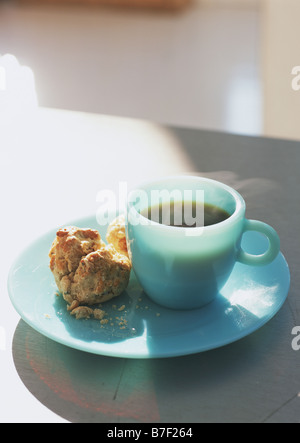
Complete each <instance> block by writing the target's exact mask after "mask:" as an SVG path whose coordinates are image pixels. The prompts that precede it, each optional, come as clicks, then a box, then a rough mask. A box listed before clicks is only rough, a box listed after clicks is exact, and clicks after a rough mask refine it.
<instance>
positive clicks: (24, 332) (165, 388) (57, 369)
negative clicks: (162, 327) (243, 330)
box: [13, 309, 290, 423]
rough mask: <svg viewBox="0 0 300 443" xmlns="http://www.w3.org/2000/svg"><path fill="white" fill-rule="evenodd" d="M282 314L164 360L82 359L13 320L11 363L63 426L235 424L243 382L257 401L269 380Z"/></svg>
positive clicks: (286, 322) (85, 355)
mask: <svg viewBox="0 0 300 443" xmlns="http://www.w3.org/2000/svg"><path fill="white" fill-rule="evenodd" d="M289 315H290V313H289V311H288V309H282V310H281V312H280V315H277V316H275V317H274V318H273V319H272V320H271V321H270V322H269V323H268V324H267V325H265V326H264V327H263V328H261V329H260V330H259V331H257V332H255V333H253V334H251V335H250V336H248V337H246V338H244V339H241V340H239V341H238V342H235V343H233V344H230V345H227V346H225V347H223V348H219V349H215V350H213V351H207V352H203V353H199V354H195V355H190V356H185V357H174V358H167V359H123V358H115V357H105V356H99V355H95V354H89V353H85V352H82V351H78V350H74V349H72V348H69V347H65V346H63V345H61V344H59V343H57V342H54V341H53V340H50V339H48V338H47V337H45V336H43V335H41V334H39V333H38V332H36V331H35V330H34V329H32V328H31V327H30V326H28V325H27V324H26V323H25V322H24V321H23V320H20V322H19V324H18V326H17V328H16V331H15V335H14V340H13V358H14V362H15V366H16V370H17V372H18V374H19V376H20V378H21V380H22V381H23V383H24V384H25V386H26V387H27V388H28V390H29V391H30V392H31V393H32V394H33V395H34V396H35V397H36V398H37V399H38V400H39V401H40V402H41V403H43V404H44V405H45V406H46V407H47V408H49V409H50V410H52V411H53V412H55V413H56V414H58V415H59V416H61V417H63V418H64V419H66V420H68V421H70V422H75V423H76V422H77V423H79V422H80V423H84V422H88V423H93V422H99V423H101V422H103V423H118V422H123V423H126V422H128V423H144V422H145V423H146V422H152V423H155V422H160V423H163V422H177V423H179V422H186V423H188V422H218V421H224V420H225V421H235V419H236V417H235V416H234V414H235V412H234V411H236V414H237V417H239V416H240V415H239V412H240V411H241V410H243V408H245V398H243V394H242V392H243V390H244V389H245V383H246V384H247V383H248V384H249V385H248V386H247V392H248V393H249V388H251V386H252V388H253V389H250V392H251V395H252V393H254V392H255V393H256V395H258V396H260V386H261V385H260V383H262V382H263V380H262V378H264V377H270V374H268V368H267V367H266V366H268V355H273V357H274V355H275V354H276V348H278V346H279V340H278V334H287V332H286V331H285V329H286V328H287V326H286V325H289V323H290V321H289V320H290V319H287V316H289ZM279 317H280V321H279ZM275 330H276V335H275V334H274V331H275ZM288 334H290V331H288ZM279 351H280V350H279ZM273 364H274V362H273V361H272V365H273ZM264 371H265V375H264ZM246 400H247V401H250V399H249V398H248V399H246ZM226 405H227V406H226ZM241 408H242V409H241ZM244 414H246V418H245V420H248V419H249V421H251V420H252V421H253V420H255V414H256V410H255V408H254V409H253V410H248V411H247V408H246V411H245V412H244ZM226 417H227V418H226Z"/></svg>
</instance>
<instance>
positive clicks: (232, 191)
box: [126, 175, 246, 235]
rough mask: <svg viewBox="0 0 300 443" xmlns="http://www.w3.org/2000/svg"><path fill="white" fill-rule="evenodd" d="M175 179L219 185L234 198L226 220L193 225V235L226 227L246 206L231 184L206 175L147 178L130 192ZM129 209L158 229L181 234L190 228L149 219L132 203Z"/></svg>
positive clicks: (146, 223)
mask: <svg viewBox="0 0 300 443" xmlns="http://www.w3.org/2000/svg"><path fill="white" fill-rule="evenodd" d="M176 179H177V180H178V179H180V180H197V181H201V182H206V183H211V184H212V185H215V186H218V187H221V188H222V189H224V190H225V191H227V192H228V193H229V194H230V195H231V196H232V197H233V198H234V201H235V210H234V212H233V213H232V214H231V215H230V216H229V217H228V218H227V219H226V220H223V221H221V222H218V223H216V224H213V225H208V226H198V227H194V228H193V233H194V234H195V235H197V232H200V231H201V232H203V230H204V231H205V232H209V231H213V230H215V229H219V228H220V227H226V226H227V225H229V224H231V223H232V222H234V221H235V220H236V219H237V218H238V217H239V216H240V213H241V211H242V210H245V208H246V203H245V200H244V198H243V197H242V196H241V194H240V193H239V192H238V191H236V190H235V189H234V188H232V187H231V186H229V185H226V184H225V183H223V182H220V181H218V180H215V179H211V178H207V177H202V176H197V175H169V176H166V177H161V178H156V179H154V180H147V181H144V182H142V183H140V185H138V186H135V187H134V188H133V189H132V191H131V192H134V191H136V190H143V189H145V187H146V186H147V187H149V186H151V185H152V184H153V185H155V184H157V183H159V182H163V181H164V182H166V181H171V180H176ZM126 208H128V204H127V205H126ZM131 209H133V210H134V211H135V213H136V214H137V215H138V217H139V218H141V219H143V220H144V223H143V225H145V226H153V227H156V228H158V229H165V230H168V232H174V233H175V232H180V233H181V234H182V233H184V232H187V231H189V230H190V229H191V228H190V227H181V226H170V225H165V224H162V223H159V222H156V221H154V220H151V219H149V218H147V217H145V216H144V215H142V214H141V213H139V212H138V211H137V209H136V208H135V207H134V205H132V207H131ZM170 230H171V231H170Z"/></svg>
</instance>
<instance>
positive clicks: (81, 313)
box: [71, 306, 93, 320]
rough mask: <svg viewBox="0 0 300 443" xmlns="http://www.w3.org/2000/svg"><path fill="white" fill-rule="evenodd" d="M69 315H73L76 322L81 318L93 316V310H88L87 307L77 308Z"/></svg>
mask: <svg viewBox="0 0 300 443" xmlns="http://www.w3.org/2000/svg"><path fill="white" fill-rule="evenodd" d="M71 315H75V316H76V320H79V319H81V318H90V317H91V316H92V315H93V309H92V308H88V307H87V306H78V308H75V309H73V311H71Z"/></svg>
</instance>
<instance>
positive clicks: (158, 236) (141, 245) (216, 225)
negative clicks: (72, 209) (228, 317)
mask: <svg viewBox="0 0 300 443" xmlns="http://www.w3.org/2000/svg"><path fill="white" fill-rule="evenodd" d="M188 203H189V204H188ZM175 206H176V207H177V208H179V209H180V210H179V212H178V213H177V214H176V213H175V212H174V210H173V209H174V207H175ZM164 208H169V211H165V212H166V214H164V213H163V211H164ZM184 208H185V209H184ZM197 208H198V209H199V211H198V213H195V209H196V212H197ZM188 209H189V211H188ZM185 210H186V212H185ZM214 210H215V212H216V213H217V214H218V217H219V216H220V214H221V218H218V217H215V216H214V215H213V217H212V218H211V214H210V212H213V211H214ZM193 211H194V212H193ZM245 211H246V204H245V201H244V199H243V197H242V196H241V195H240V194H239V193H238V192H237V191H236V190H234V189H233V188H231V187H229V186H228V185H226V184H223V183H221V182H218V181H216V180H212V179H208V178H203V177H198V176H175V177H174V176H173V177H167V178H163V179H158V180H155V181H152V182H147V183H143V184H142V185H140V186H139V187H137V188H136V189H134V190H133V191H131V192H130V193H129V195H128V201H127V211H126V239H127V246H128V252H129V257H130V259H131V262H132V267H133V270H134V272H135V275H136V277H137V279H138V281H139V283H140V284H141V286H142V287H143V289H144V291H145V293H146V294H147V295H148V297H149V298H150V299H151V300H152V301H154V302H155V303H157V304H159V305H161V306H164V307H167V308H173V309H195V308H201V307H203V306H204V305H206V304H208V303H209V302H211V301H213V300H214V299H215V297H216V296H217V295H218V294H219V293H220V291H221V289H222V287H223V286H224V285H225V283H226V282H227V280H228V278H229V277H230V274H231V272H232V269H233V267H234V265H235V263H236V262H240V263H243V264H245V265H249V266H264V265H267V264H268V263H271V262H272V261H273V260H274V259H275V258H276V256H277V255H278V253H279V250H280V241H279V237H278V234H277V233H276V231H275V230H274V229H273V228H272V227H271V226H269V225H268V224H266V223H264V222H261V221H257V220H248V219H246V218H245ZM187 212H189V213H188V214H187ZM213 213H214V212H213ZM153 214H155V215H156V219H155V218H154V217H153ZM180 214H181V219H180ZM207 214H208V215H207ZM172 217H173V219H172V220H171V218H172ZM175 218H177V220H175ZM207 220H208V221H207ZM168 221H169V223H168ZM246 231H257V232H259V233H261V234H264V235H265V236H266V237H267V238H268V241H269V244H268V249H267V250H266V251H265V252H264V253H263V254H260V255H253V254H251V253H249V252H247V251H244V250H243V249H242V247H241V241H242V236H243V234H244V233H245V232H246Z"/></svg>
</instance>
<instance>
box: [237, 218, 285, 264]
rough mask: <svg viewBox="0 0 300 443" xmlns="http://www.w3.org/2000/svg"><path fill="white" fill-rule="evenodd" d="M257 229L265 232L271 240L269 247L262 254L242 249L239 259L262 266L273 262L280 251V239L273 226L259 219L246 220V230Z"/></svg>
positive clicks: (245, 262) (244, 262) (242, 261)
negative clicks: (250, 252)
mask: <svg viewBox="0 0 300 443" xmlns="http://www.w3.org/2000/svg"><path fill="white" fill-rule="evenodd" d="M246 231H257V232H261V233H262V234H264V235H265V236H266V237H267V239H268V240H269V248H268V249H267V250H266V252H264V253H263V254H260V255H254V254H249V253H248V252H245V251H244V250H243V249H242V248H241V249H240V251H239V253H238V257H237V261H239V262H241V263H243V264H245V265H252V266H262V265H267V264H268V263H271V262H272V261H273V260H274V259H275V258H276V257H277V255H278V253H279V251H280V240H279V236H278V234H277V232H276V231H275V229H273V228H272V227H271V226H269V225H267V224H266V223H263V222H261V221H258V220H247V219H246V220H245V226H244V232H246Z"/></svg>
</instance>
